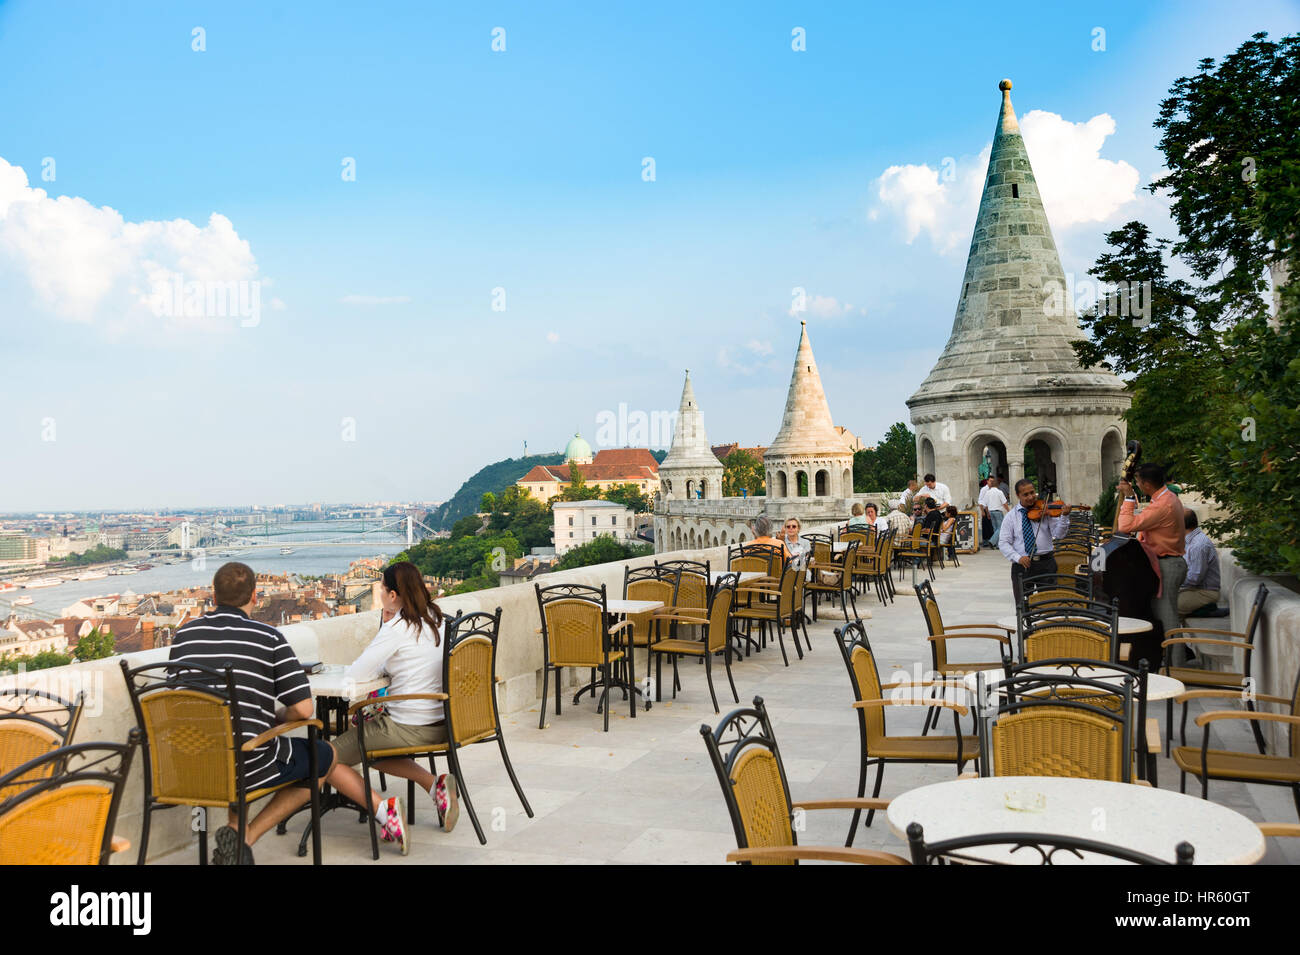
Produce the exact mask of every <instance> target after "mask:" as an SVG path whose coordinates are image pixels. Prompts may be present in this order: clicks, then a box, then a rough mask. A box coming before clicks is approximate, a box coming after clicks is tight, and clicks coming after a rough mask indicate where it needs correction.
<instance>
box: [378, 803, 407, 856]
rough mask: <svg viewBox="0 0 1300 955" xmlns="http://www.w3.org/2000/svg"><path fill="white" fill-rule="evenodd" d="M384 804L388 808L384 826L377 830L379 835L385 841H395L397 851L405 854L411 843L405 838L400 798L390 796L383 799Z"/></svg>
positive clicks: (404, 824)
mask: <svg viewBox="0 0 1300 955" xmlns="http://www.w3.org/2000/svg"><path fill="white" fill-rule="evenodd" d="M385 805H386V806H387V808H388V818H386V819H385V820H384V827H383V828H382V829H381V830H380V831H379V835H380V837H381V838H382V839H383V840H384V841H385V842H396V843H397V848H398V851H399V852H401V853H402V855H406V854H407V853H408V852H410V851H411V844H410V843H409V842H407V839H406V823H405V821H404V820H403V819H402V800H401V799H399V798H398V797H397V796H392V797H390V798H389V799H387V800H385Z"/></svg>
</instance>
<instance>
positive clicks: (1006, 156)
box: [907, 80, 1123, 407]
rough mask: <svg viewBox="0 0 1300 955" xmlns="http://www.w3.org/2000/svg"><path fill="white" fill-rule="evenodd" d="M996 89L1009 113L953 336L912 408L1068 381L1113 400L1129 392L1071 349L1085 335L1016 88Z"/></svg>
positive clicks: (998, 136) (997, 135) (997, 132)
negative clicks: (1087, 366) (1085, 365)
mask: <svg viewBox="0 0 1300 955" xmlns="http://www.w3.org/2000/svg"><path fill="white" fill-rule="evenodd" d="M998 89H1000V90H1001V91H1002V107H1001V109H1000V110H999V112H998V122H997V126H996V128H995V129H994V132H993V151H992V153H991V154H990V156H989V167H988V174H987V175H986V177H985V180H984V192H983V195H982V196H981V197H980V208H979V215H978V217H977V218H976V220H975V232H974V235H973V236H972V237H971V244H970V252H969V255H968V256H967V259H966V274H965V276H964V277H963V279H962V287H961V291H960V293H959V295H958V299H957V314H956V317H955V318H954V319H953V323H952V335H951V336H950V337H949V339H948V343H947V344H946V345H945V346H944V350H943V354H942V355H940V356H939V360H938V361H937V362H935V365H934V368H933V369H932V370H931V372H930V374H929V377H927V378H926V379H925V381H924V382H923V383H922V384H921V387H920V388H918V389H917V391H916V394H914V395H913V396H912V397H911V398H910V399H909V400H908V402H907V403H908V405H909V406H910V407H915V406H916V405H918V404H925V403H927V402H931V401H934V400H937V399H941V398H950V397H957V396H961V395H963V394H966V393H970V392H984V393H986V394H987V393H988V392H989V391H996V392H997V393H999V394H1005V393H1008V392H1013V393H1019V394H1027V393H1036V392H1037V390H1038V389H1040V388H1042V387H1051V386H1054V385H1056V384H1059V383H1062V382H1065V381H1068V382H1069V384H1070V385H1071V386H1076V387H1084V388H1094V389H1099V390H1100V391H1103V392H1106V393H1113V392H1117V391H1120V390H1122V388H1123V386H1122V385H1121V383H1120V382H1119V380H1118V379H1117V378H1116V377H1115V376H1114V375H1112V374H1109V373H1107V372H1103V371H1100V370H1097V369H1093V370H1088V371H1085V370H1083V369H1082V368H1080V367H1079V364H1078V361H1077V360H1076V359H1075V356H1074V352H1073V350H1072V349H1071V348H1070V342H1071V341H1074V340H1077V339H1079V338H1082V337H1083V334H1082V332H1080V330H1079V324H1078V320H1077V318H1076V316H1075V309H1074V303H1073V302H1072V301H1070V300H1069V299H1070V296H1069V295H1068V293H1067V286H1066V283H1065V273H1064V272H1063V271H1062V269H1061V259H1060V257H1059V256H1058V255H1057V252H1056V243H1055V242H1054V241H1053V240H1052V229H1051V226H1050V225H1048V222H1047V213H1046V212H1044V210H1043V200H1042V196H1041V195H1040V194H1039V192H1038V182H1037V181H1036V180H1035V179H1034V171H1033V169H1032V168H1031V167H1030V165H1029V154H1028V152H1026V151H1025V140H1024V137H1023V136H1021V135H1020V124H1019V123H1018V122H1017V121H1016V111H1015V109H1013V108H1012V106H1011V81H1010V80H1003V81H1002V82H1001V83H999V84H998Z"/></svg>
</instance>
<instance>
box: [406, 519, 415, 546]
mask: <svg viewBox="0 0 1300 955" xmlns="http://www.w3.org/2000/svg"><path fill="white" fill-rule="evenodd" d="M414 543H415V518H413V517H412V516H411V515H410V514H407V515H406V546H407V548H408V549H409V548H410V546H411V545H412V544H414Z"/></svg>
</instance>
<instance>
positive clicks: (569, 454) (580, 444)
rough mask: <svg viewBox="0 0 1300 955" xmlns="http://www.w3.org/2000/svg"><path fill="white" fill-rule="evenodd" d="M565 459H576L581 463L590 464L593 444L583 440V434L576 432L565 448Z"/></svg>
mask: <svg viewBox="0 0 1300 955" xmlns="http://www.w3.org/2000/svg"><path fill="white" fill-rule="evenodd" d="M564 460H565V461H566V462H567V461H576V462H578V463H579V464H588V463H590V462H591V445H589V444H588V443H587V442H586V441H584V440H583V438H582V435H580V434H575V435H574V436H573V438H572V440H570V441H569V444H568V446H567V447H565V449H564Z"/></svg>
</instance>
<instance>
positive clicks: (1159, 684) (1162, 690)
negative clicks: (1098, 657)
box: [962, 666, 1186, 703]
mask: <svg viewBox="0 0 1300 955" xmlns="http://www.w3.org/2000/svg"><path fill="white" fill-rule="evenodd" d="M1061 669H1062V668H1059V667H1034V668H1033V669H1031V670H1022V671H1020V673H1019V674H1018V675H1019V676H1029V675H1033V676H1039V675H1042V676H1051V675H1052V674H1053V673H1059V672H1060V671H1061ZM982 672H983V674H984V685H985V686H987V687H989V688H990V689H992V688H994V687H997V689H998V694H999V695H1001V696H1005V695H1006V690H1005V688H1004V687H1003V686H1002V671H1001V670H984V671H982ZM1075 672H1077V674H1078V675H1079V676H1081V677H1083V678H1085V679H1088V680H1097V681H1099V682H1102V683H1110V684H1113V685H1114V686H1116V687H1120V686H1123V685H1124V677H1125V676H1126V675H1127V674H1125V673H1124V672H1123V671H1120V670H1115V669H1113V668H1111V667H1107V666H1096V667H1083V666H1081V667H1078V668H1077V669H1076V670H1075ZM978 679H979V672H976V671H971V672H970V673H967V674H965V675H964V676H962V682H963V683H964V684H966V689H968V690H970V691H972V692H974V690H975V682H976V680H978ZM1134 689H1135V691H1136V686H1135V688H1134ZM1185 689H1186V687H1184V686H1183V683H1182V681H1181V680H1175V679H1174V678H1173V677H1171V676H1164V675H1163V674H1160V673H1148V674H1147V702H1148V703H1150V702H1153V701H1155V700H1171V699H1173V698H1174V697H1175V696H1178V695H1179V694H1180V693H1182V692H1184V690H1185Z"/></svg>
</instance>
